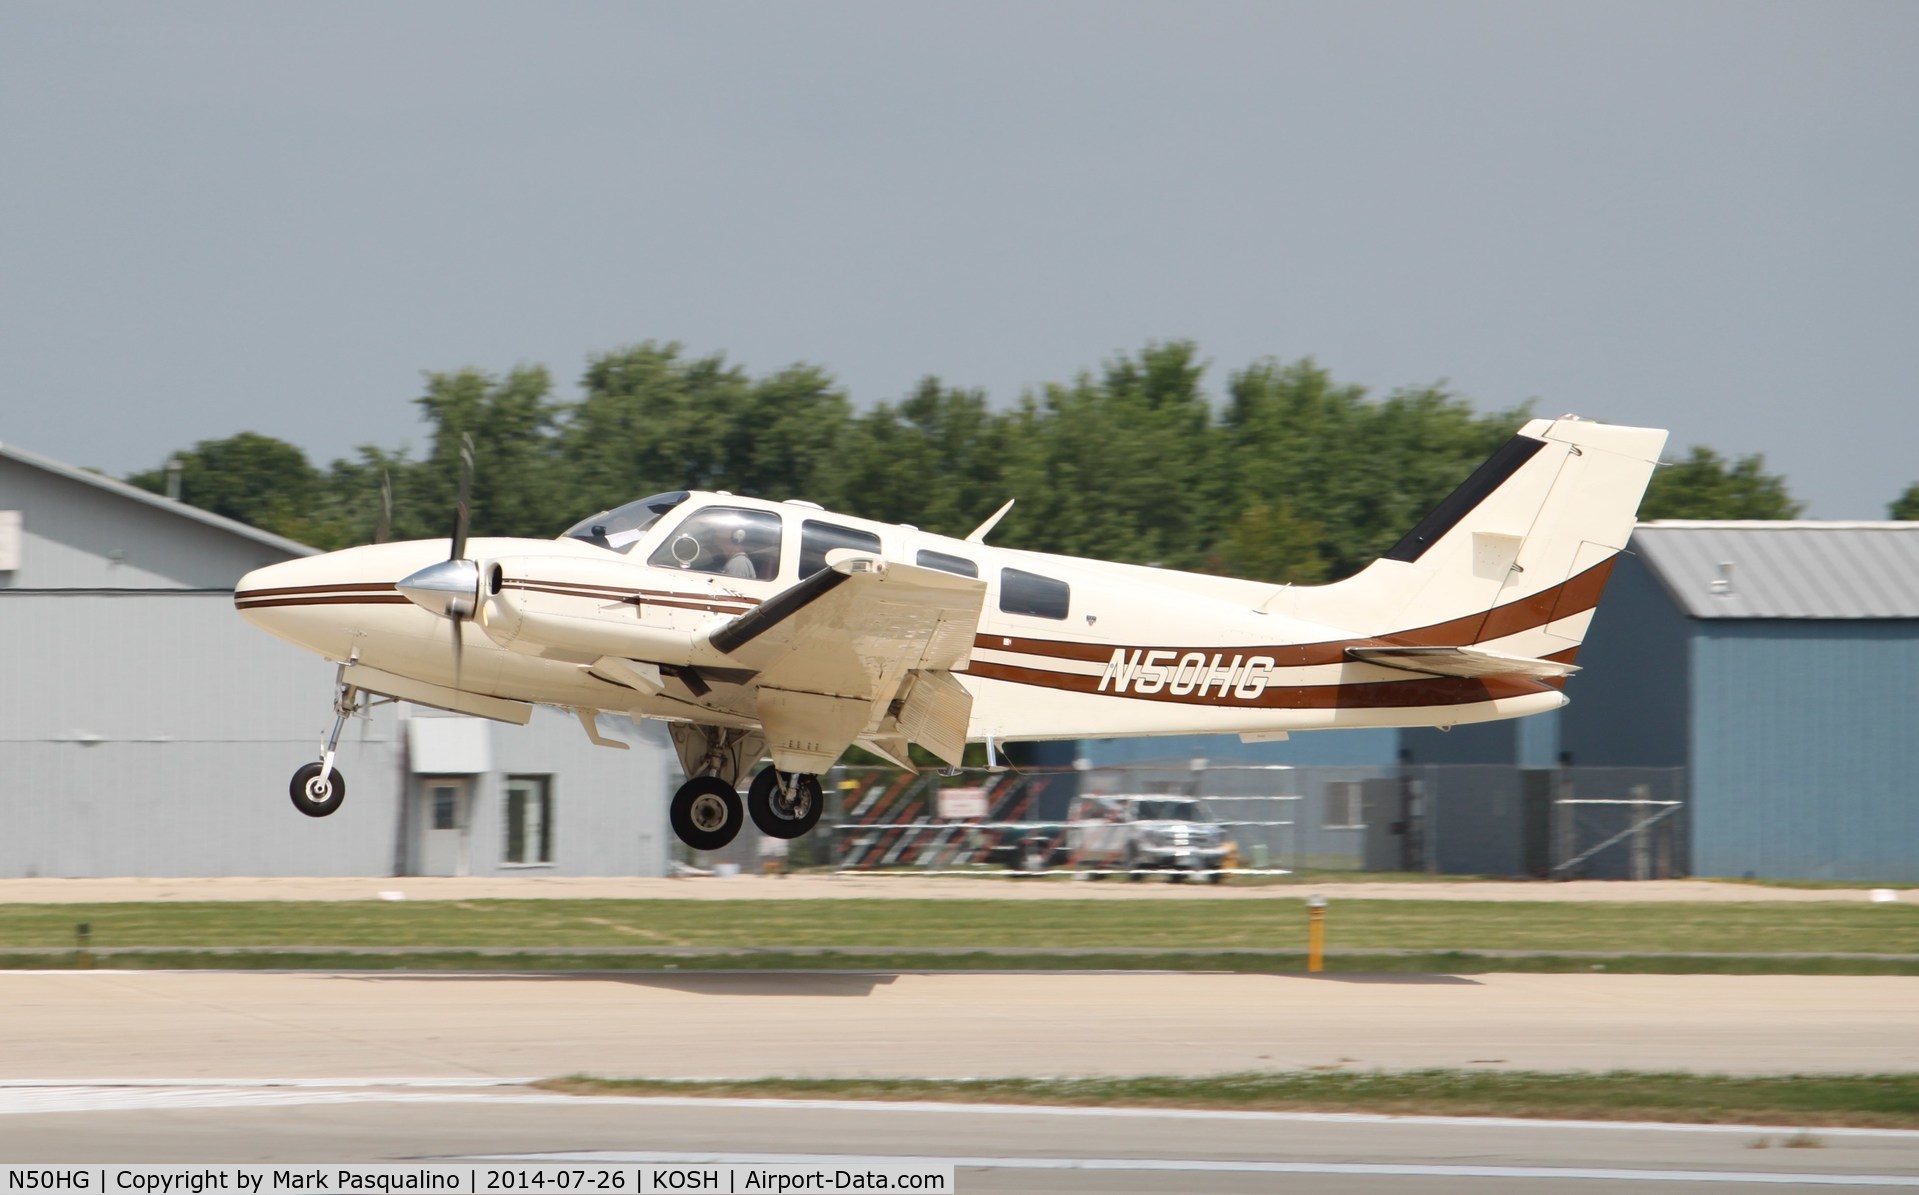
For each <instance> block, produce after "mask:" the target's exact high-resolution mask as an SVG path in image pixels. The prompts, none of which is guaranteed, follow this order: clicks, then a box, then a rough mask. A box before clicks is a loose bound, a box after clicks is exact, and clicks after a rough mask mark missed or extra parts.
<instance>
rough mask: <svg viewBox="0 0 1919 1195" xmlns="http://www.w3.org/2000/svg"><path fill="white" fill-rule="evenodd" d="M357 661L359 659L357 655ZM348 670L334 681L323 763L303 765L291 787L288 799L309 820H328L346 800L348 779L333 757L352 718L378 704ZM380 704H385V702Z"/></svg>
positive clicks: (334, 678)
mask: <svg viewBox="0 0 1919 1195" xmlns="http://www.w3.org/2000/svg"><path fill="white" fill-rule="evenodd" d="M354 658H355V659H356V660H357V659H358V658H359V657H358V654H357V653H356V654H355V657H354ZM346 670H347V666H346V665H345V664H342V665H340V669H339V671H338V672H336V673H335V674H334V677H333V687H334V695H333V729H331V730H329V731H328V732H327V736H326V745H325V746H324V747H322V748H320V758H319V761H318V762H316V763H306V764H301V765H300V767H299V769H298V770H296V771H295V772H294V773H293V779H292V780H291V781H290V782H289V783H288V784H287V795H288V796H289V797H291V798H292V799H293V807H294V808H295V809H298V810H299V811H300V812H301V813H304V814H306V815H307V816H308V817H326V816H327V815H328V814H331V813H333V812H334V811H335V810H337V809H339V807H340V803H341V802H343V801H345V800H346V777H345V776H342V775H340V771H339V769H338V768H336V767H334V766H333V756H334V754H335V753H336V752H337V751H338V749H339V746H340V731H341V730H342V729H343V728H344V727H345V726H346V720H347V719H348V718H351V717H352V716H353V715H355V714H364V713H365V712H366V711H367V710H369V709H371V708H372V707H373V706H374V705H375V704H376V703H375V702H374V701H373V699H372V698H373V694H371V693H368V692H367V691H366V690H364V689H361V688H359V687H358V686H356V685H349V684H348V683H347V682H346ZM387 700H391V699H390V698H389V699H387ZM377 704H384V701H383V702H380V703H377Z"/></svg>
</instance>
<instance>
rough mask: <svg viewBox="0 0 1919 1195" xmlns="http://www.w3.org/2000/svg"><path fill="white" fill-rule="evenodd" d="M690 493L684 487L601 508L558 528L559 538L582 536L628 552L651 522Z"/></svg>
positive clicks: (649, 527)
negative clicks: (560, 529)
mask: <svg viewBox="0 0 1919 1195" xmlns="http://www.w3.org/2000/svg"><path fill="white" fill-rule="evenodd" d="M691 496H692V495H690V494H688V493H687V492H686V491H685V490H674V491H672V492H670V493H665V494H654V495H653V496H652V497H650V498H641V499H640V500H639V501H638V502H629V503H627V504H626V505H625V506H619V507H615V508H614V509H612V510H603V511H601V512H600V513H599V514H596V515H593V516H592V517H590V518H585V519H581V520H580V521H579V522H577V523H575V524H573V525H572V526H571V527H568V528H567V529H566V530H565V531H563V532H561V534H560V538H562V539H583V540H585V541H586V542H587V543H590V544H593V545H594V546H596V547H601V548H606V549H608V550H610V551H614V552H630V551H632V550H633V545H634V544H636V543H638V542H639V540H640V537H641V536H643V535H645V534H646V533H647V532H648V531H650V530H652V528H653V524H655V523H657V522H659V521H660V519H661V518H663V517H664V516H665V515H666V513H667V512H668V511H670V510H672V509H673V508H674V507H676V506H678V505H679V504H680V503H682V502H684V501H686V500H687V499H688V498H689V497H691Z"/></svg>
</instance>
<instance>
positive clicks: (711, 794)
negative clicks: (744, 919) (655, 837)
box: [668, 722, 826, 851]
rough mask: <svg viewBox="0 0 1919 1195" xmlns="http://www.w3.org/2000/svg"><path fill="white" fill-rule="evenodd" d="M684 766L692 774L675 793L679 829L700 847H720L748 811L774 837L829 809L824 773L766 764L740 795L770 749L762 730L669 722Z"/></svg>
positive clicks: (794, 832)
mask: <svg viewBox="0 0 1919 1195" xmlns="http://www.w3.org/2000/svg"><path fill="white" fill-rule="evenodd" d="M668 730H669V731H670V733H671V734H672V736H673V746H674V748H675V750H677V751H678V753H679V756H680V766H681V767H683V768H684V769H685V770H686V774H687V775H688V776H689V777H691V779H689V780H687V782H686V783H685V784H682V785H680V788H679V791H678V792H676V793H674V794H673V802H672V805H671V806H670V808H669V810H668V813H669V820H670V821H671V822H672V824H673V833H674V834H676V835H678V836H679V839H680V841H681V842H684V843H685V844H686V845H688V846H690V847H692V848H693V849H694V850H696V851H717V850H719V849H720V848H721V847H724V846H725V845H726V844H728V843H730V842H732V841H733V839H734V838H736V837H738V836H739V832H740V830H741V828H742V827H744V826H745V825H746V819H747V816H748V814H751V816H752V818H753V824H754V825H755V826H758V827H759V830H760V833H762V834H765V835H767V836H768V837H770V838H798V837H799V836H800V835H802V834H804V833H806V832H807V831H808V830H811V829H812V828H813V827H814V826H816V825H818V824H819V821H820V814H821V813H822V812H823V811H824V810H825V808H826V801H825V797H824V793H823V791H822V789H821V788H820V778H819V777H818V776H814V775H810V774H807V773H804V772H781V771H779V770H777V769H775V768H774V767H772V766H771V765H770V764H769V765H768V766H767V767H765V768H762V769H761V770H760V772H759V774H758V775H757V776H755V777H754V778H753V783H752V786H751V787H750V788H748V790H747V794H746V800H745V802H744V803H742V802H741V800H740V794H739V782H740V778H741V777H742V776H744V775H746V773H747V771H748V769H749V768H750V767H751V766H752V765H753V763H754V762H756V761H757V760H758V759H759V758H760V757H761V756H762V755H763V754H764V753H765V751H766V737H765V736H764V735H763V734H761V733H759V732H758V731H750V730H729V729H727V728H725V727H720V726H699V725H695V724H692V723H687V722H675V723H673V724H672V725H671V726H669V727H668Z"/></svg>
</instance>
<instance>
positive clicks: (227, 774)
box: [0, 444, 676, 876]
mask: <svg viewBox="0 0 1919 1195" xmlns="http://www.w3.org/2000/svg"><path fill="white" fill-rule="evenodd" d="M311 551H312V549H310V548H306V547H304V546H302V545H300V544H296V543H293V542H291V541H289V540H285V539H281V538H280V537H278V536H274V535H269V534H267V533H265V532H262V531H259V530H256V529H254V528H252V527H248V526H245V525H244V524H241V523H236V522H234V521H232V520H230V519H225V518H221V517H220V516H218V515H214V514H209V513H208V512H206V511H202V510H198V509H196V508H194V507H190V506H186V505H183V504H181V503H177V502H172V501H169V500H167V499H165V498H161V497H158V496H156V495H154V494H150V493H147V492H146V491H144V490H141V489H138V488H136V487H133V486H129V485H126V484H124V483H121V482H118V481H114V480H112V479H110V478H105V477H101V476H98V475H96V474H92V473H88V472H86V471H84V470H81V469H76V468H73V467H71V466H68V465H64V464H61V463H59V462H57V461H52V460H48V459H47V458H45V457H41V456H38V455H35V454H33V453H29V452H24V451H22V450H20V449H18V448H15V447H12V446H10V445H5V444H0V819H4V820H0V825H5V826H6V828H7V831H6V833H5V834H0V876H126V875H132V876H187V875H363V876H387V875H466V874H471V875H500V874H520V873H530V874H536V875H661V874H664V873H665V871H666V866H667V858H668V845H669V842H670V840H671V837H672V832H671V831H670V830H669V829H668V828H667V825H666V798H667V795H668V794H669V793H670V791H671V782H672V780H673V778H674V777H673V776H672V774H671V773H672V772H673V771H674V770H675V767H676V765H675V764H674V760H673V753H672V751H671V749H670V748H669V747H668V745H667V741H666V736H665V734H664V733H663V732H662V731H661V729H660V728H658V727H648V728H644V729H642V728H639V727H636V726H634V724H633V723H632V722H630V721H628V720H627V719H625V718H613V717H604V718H602V719H601V725H600V731H601V733H602V734H603V735H605V736H607V737H609V738H614V739H619V740H621V741H624V742H627V743H629V744H630V747H631V749H630V750H626V751H618V750H610V749H607V748H602V747H594V746H592V745H591V744H589V743H588V742H587V739H586V736H585V734H584V732H583V731H582V729H581V727H580V725H579V723H578V722H577V721H575V720H574V719H573V718H571V717H569V716H566V715H564V714H561V713H558V712H556V711H552V710H540V711H537V712H536V713H535V715H534V717H533V720H532V722H531V723H530V724H529V725H527V726H524V727H517V726H507V725H498V724H494V723H489V722H484V721H480V720H476V719H471V718H465V717H458V716H453V715H444V714H440V713H438V712H436V711H433V710H427V709H422V708H420V707H417V706H412V705H406V704H388V705H383V706H380V707H377V708H375V709H374V710H373V711H372V712H371V714H370V715H369V716H368V717H366V718H361V719H355V720H354V721H353V722H352V723H351V724H349V726H348V728H347V730H346V731H345V733H344V734H343V735H342V737H341V741H340V753H339V757H338V759H337V761H336V766H337V767H338V768H339V769H340V771H341V773H342V774H344V776H345V777H346V781H347V798H346V801H345V803H344V805H343V806H342V807H341V809H340V810H339V812H337V813H335V814H334V815H333V816H331V817H327V818H318V819H316V818H308V817H304V816H302V815H301V814H300V813H298V812H297V811H296V810H295V809H294V807H293V805H292V803H291V801H290V800H289V799H288V795H287V783H288V780H289V778H290V777H291V776H292V774H293V770H294V769H295V768H296V767H298V766H299V765H300V764H302V763H305V762H308V761H311V760H314V759H317V758H318V756H319V748H320V744H321V740H322V739H323V738H324V737H325V734H326V731H327V729H328V727H329V726H330V725H331V722H332V700H333V672H332V669H331V668H330V667H329V666H328V665H326V664H325V663H324V662H322V661H320V660H317V659H315V658H314V657H313V656H310V655H308V654H306V653H304V652H301V651H299V650H297V649H295V648H293V647H291V646H289V645H287V644H285V643H282V642H280V641H279V640H277V639H274V638H273V637H271V636H269V635H265V634H263V633H261V632H260V631H258V630H256V629H254V628H253V627H251V626H249V625H248V624H247V623H246V622H245V621H244V620H243V619H241V618H240V617H239V615H238V614H237V613H235V611H234V609H233V594H232V589H233V585H234V582H236V581H237V580H239V578H240V576H241V575H242V574H244V573H245V572H247V571H248V570H250V569H253V568H257V567H259V566H261V565H264V564H270V563H274V562H277V561H282V560H288V559H291V558H293V557H295V556H302V555H307V554H310V553H311Z"/></svg>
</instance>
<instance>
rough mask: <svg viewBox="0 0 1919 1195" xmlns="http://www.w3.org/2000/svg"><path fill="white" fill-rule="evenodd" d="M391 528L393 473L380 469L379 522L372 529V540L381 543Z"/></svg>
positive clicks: (384, 540)
mask: <svg viewBox="0 0 1919 1195" xmlns="http://www.w3.org/2000/svg"><path fill="white" fill-rule="evenodd" d="M392 530H393V474H391V473H389V472H387V471H386V470H385V469H382V470H380V523H379V525H378V526H376V527H375V528H374V529H373V542H374V543H376V544H383V543H385V542H386V537H387V534H388V533H389V532H391V531H392Z"/></svg>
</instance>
